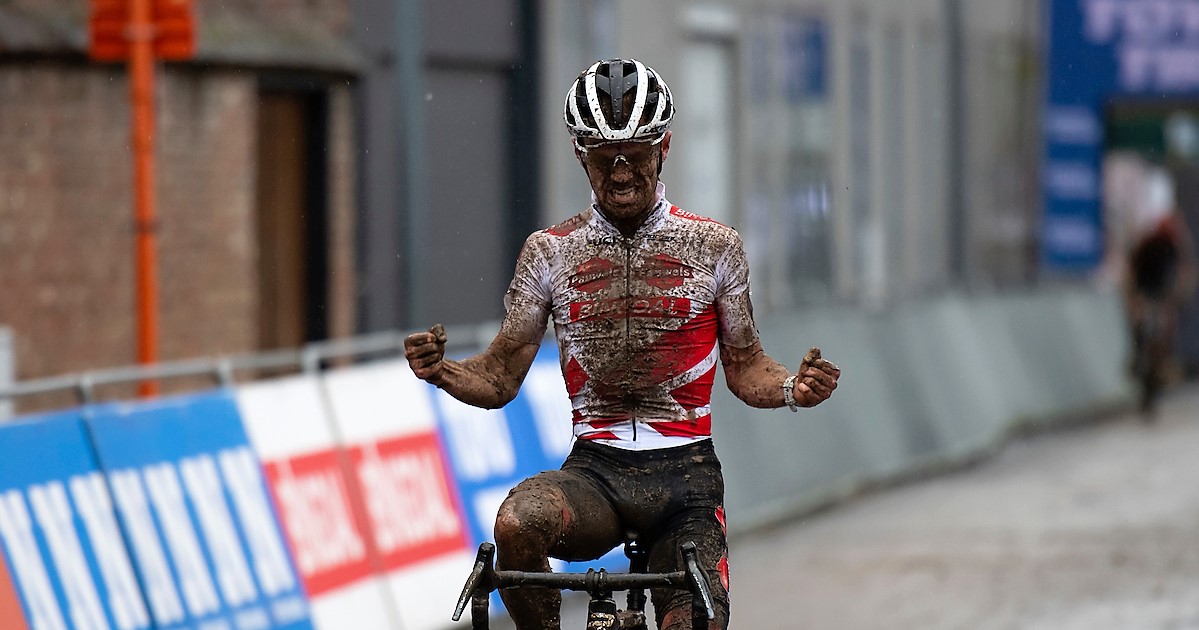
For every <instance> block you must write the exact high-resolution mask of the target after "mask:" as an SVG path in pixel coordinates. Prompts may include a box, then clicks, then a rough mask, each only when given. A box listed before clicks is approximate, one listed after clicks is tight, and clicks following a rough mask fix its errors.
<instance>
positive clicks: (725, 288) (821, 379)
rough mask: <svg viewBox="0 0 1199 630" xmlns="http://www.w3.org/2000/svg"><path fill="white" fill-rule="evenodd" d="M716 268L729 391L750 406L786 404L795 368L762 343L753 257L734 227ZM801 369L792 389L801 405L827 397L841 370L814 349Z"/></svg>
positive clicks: (718, 309)
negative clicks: (786, 386)
mask: <svg viewBox="0 0 1199 630" xmlns="http://www.w3.org/2000/svg"><path fill="white" fill-rule="evenodd" d="M717 270H718V273H717V283H718V289H717V294H716V315H717V326H719V328H718V334H719V339H720V362H721V363H722V364H723V365H724V376H725V382H726V383H727V384H728V387H729V391H731V392H733V395H735V396H736V397H737V398H740V399H741V400H742V401H744V402H745V403H746V404H748V405H750V406H752V407H759V408H764V409H774V408H778V407H782V406H784V405H785V404H786V402H785V401H784V399H783V381H784V380H786V379H787V377H788V376H790V375H791V371H790V370H788V369H787V367H786V366H784V365H783V364H781V363H779V362H778V361H776V360H774V359H773V358H771V357H770V355H768V354H766V351H765V350H764V349H763V348H762V343H761V340H760V339H759V338H758V331H757V328H756V327H755V325H754V315H753V304H752V303H751V301H750V295H749V261H748V260H747V259H746V256H745V249H744V245H743V244H742V242H741V237H740V236H739V235H738V234H737V233H736V232H735V231H733V232H731V234H730V239H729V243H728V247H727V248H726V251H725V252H724V255H723V256H722V258H721V261H720V263H719V264H718V266H717ZM797 373H798V378H796V379H795V386H794V389H793V393H794V397H795V402H796V404H797V405H799V406H801V407H813V406H815V405H818V404H820V403H821V402H824V401H825V400H828V398H829V397H830V396H832V394H833V390H834V389H836V388H837V379H838V378H840V377H841V370H840V369H838V368H837V366H835V365H833V364H832V363H830V362H829V361H826V360H824V359H822V358H820V357H819V353H818V351H816V350H815V349H813V350H812V351H809V353H808V355H807V356H805V357H804V360H803V362H802V363H801V364H800V366H799V370H798V372H797Z"/></svg>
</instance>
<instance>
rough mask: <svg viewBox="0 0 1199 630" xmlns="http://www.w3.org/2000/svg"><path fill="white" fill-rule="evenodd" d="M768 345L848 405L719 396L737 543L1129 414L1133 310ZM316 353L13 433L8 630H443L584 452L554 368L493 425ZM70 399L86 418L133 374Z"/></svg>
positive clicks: (1037, 299)
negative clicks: (837, 369) (853, 500)
mask: <svg viewBox="0 0 1199 630" xmlns="http://www.w3.org/2000/svg"><path fill="white" fill-rule="evenodd" d="M760 326H761V332H762V336H763V339H764V344H765V346H766V347H767V348H768V350H769V351H770V353H771V354H772V355H773V356H775V357H777V358H780V359H784V360H785V359H787V358H791V360H792V363H793V362H794V361H795V360H796V359H797V358H798V357H801V356H803V353H804V351H806V349H807V347H808V346H809V345H814V344H818V345H820V346H821V347H822V348H823V349H824V352H825V356H827V357H828V358H830V359H832V360H834V361H835V362H837V363H839V364H840V365H841V366H842V367H843V368H844V374H843V376H842V380H841V386H840V388H839V389H838V392H837V394H836V397H835V398H834V400H832V401H830V402H829V403H827V404H825V405H822V406H821V407H818V408H816V409H811V410H803V411H802V412H801V413H800V414H798V415H792V414H791V413H790V412H788V411H785V410H774V411H760V410H752V409H749V408H747V407H745V406H744V405H743V404H741V403H740V402H739V401H736V400H734V399H732V397H731V395H729V394H728V393H727V391H725V389H724V388H723V387H719V386H718V387H717V388H716V389H715V397H714V407H715V409H716V411H715V413H716V416H717V418H718V419H717V421H716V422H715V423H714V432H715V440H716V444H717V450H718V452H719V453H720V454H721V458H722V461H723V463H724V471H725V480H726V487H727V491H728V499H727V500H728V508H729V509H728V513H729V528H730V533H731V534H737V533H740V532H745V531H747V530H749V529H752V528H755V527H758V526H761V525H763V524H767V523H769V522H771V521H774V520H781V519H785V518H790V517H794V516H795V515H796V514H800V513H803V512H804V511H805V510H809V509H812V508H813V507H815V506H819V505H823V504H826V503H828V502H830V501H835V500H837V499H838V498H841V497H844V496H848V495H851V494H853V493H854V492H855V491H856V490H857V489H860V488H861V487H862V486H863V485H869V484H871V483H876V482H885V481H886V480H888V479H896V478H902V477H904V476H905V475H909V474H911V473H912V471H919V470H923V469H927V468H929V467H938V466H943V465H946V464H949V465H952V464H953V463H954V462H961V461H965V460H968V459H970V458H975V457H978V456H979V455H980V454H985V453H986V452H989V451H990V450H991V449H994V448H995V447H996V445H998V444H1000V443H1002V441H1003V440H1004V438H1005V437H1006V436H1007V435H1009V434H1010V432H1011V431H1012V430H1013V428H1014V427H1017V426H1021V425H1023V424H1028V423H1034V422H1035V423H1049V422H1051V421H1052V419H1053V418H1058V417H1061V416H1062V414H1065V413H1068V412H1074V411H1082V410H1092V409H1095V408H1097V407H1103V406H1109V405H1118V404H1121V403H1122V402H1126V401H1127V399H1128V393H1129V391H1128V387H1127V384H1126V383H1125V380H1124V378H1123V374H1122V371H1121V370H1122V366H1123V360H1122V358H1123V352H1124V350H1123V344H1124V333H1123V323H1122V318H1121V316H1120V310H1119V306H1118V303H1117V302H1116V300H1115V298H1114V297H1113V296H1110V295H1105V294H1100V293H1095V292H1092V291H1087V290H1080V289H1071V290H1054V291H1044V292H1040V293H1033V294H1022V295H1016V296H1003V297H988V298H966V297H954V296H946V297H941V298H937V299H934V300H929V301H924V302H920V303H912V304H907V305H903V306H901V307H899V308H897V309H894V310H891V311H887V312H878V313H866V312H862V311H859V310H853V309H827V310H816V309H813V310H810V311H805V312H803V313H802V314H801V316H795V315H792V316H790V317H785V318H784V317H763V318H762V319H761V320H760ZM488 336H489V335H485V334H481V335H479V338H480V340H482V339H483V338H485V337H488ZM398 338H399V337H398V336H394V339H393V340H392V341H388V342H386V343H383V344H382V345H381V346H380V348H382V347H388V348H393V349H394V347H395V344H394V340H395V339H398ZM368 345H369V344H368ZM301 354H304V355H305V356H307V357H308V358H307V359H306V360H304V361H302V362H303V363H304V364H305V365H306V366H307V367H308V368H309V369H308V370H306V371H305V373H302V374H298V375H294V376H286V377H281V378H275V379H270V380H263V381H258V382H254V383H248V384H241V385H236V384H231V380H230V379H229V374H230V368H229V366H228V365H226V366H225V367H224V368H219V369H215V370H213V372H214V374H215V375H216V376H217V377H218V378H219V379H220V380H222V382H225V383H226V384H227V386H226V387H223V388H220V389H217V390H214V391H210V392H202V393H199V394H194V395H189V396H181V397H171V398H163V399H158V400H149V401H139V402H134V403H107V404H88V405H84V406H82V407H80V408H77V409H73V410H69V411H64V412H59V413H55V414H50V415H41V416H35V417H22V418H17V419H15V420H14V421H13V422H10V423H6V424H0V462H3V464H2V465H0V550H3V554H4V558H5V563H3V564H0V627H3V628H6V629H7V628H16V629H18V630H26V629H28V628H36V629H39V630H40V629H43V628H45V629H57V628H67V627H71V628H119V629H122V630H125V629H141V628H150V627H156V628H202V629H204V630H218V629H236V630H252V629H257V628H308V627H313V628H317V629H318V630H326V629H334V628H345V627H353V628H368V629H374V628H379V629H389V630H390V629H398V630H413V629H426V628H427V629H436V628H446V627H450V626H451V624H450V623H449V620H448V611H452V609H453V606H454V598H455V597H456V595H457V593H458V590H459V589H460V588H461V583H462V580H463V578H464V575H465V571H466V569H467V567H469V566H470V564H471V561H472V558H473V554H472V553H471V550H472V549H474V548H475V547H477V545H478V543H479V542H481V541H483V540H486V539H489V538H490V535H489V534H490V529H491V524H492V521H493V519H494V514H495V511H496V508H497V506H498V505H499V503H500V502H501V501H502V500H503V498H504V496H506V494H507V492H508V490H509V489H510V488H511V487H512V486H513V485H515V483H517V482H518V481H519V480H521V479H523V478H524V477H526V476H528V475H530V474H533V473H535V472H537V471H539V470H543V469H547V468H553V467H557V465H558V464H559V463H560V462H561V461H562V459H563V458H564V457H565V455H566V453H567V450H568V449H569V447H570V434H569V423H568V422H566V420H565V419H566V418H568V417H569V402H568V400H567V397H566V392H565V387H564V385H563V384H562V379H561V375H560V373H559V368H558V362H557V357H556V351H555V349H554V348H553V344H544V347H543V349H542V351H541V352H540V353H539V355H538V356H537V359H536V360H535V362H534V364H533V367H532V369H531V370H530V373H529V375H528V378H527V380H526V382H525V384H524V386H523V388H522V390H521V392H520V394H519V395H518V397H517V398H516V399H515V400H514V401H513V402H512V403H510V404H509V405H508V406H506V407H505V408H504V409H502V410H490V411H489V410H481V409H476V408H473V407H469V406H466V405H462V404H461V403H458V402H457V401H454V400H453V399H451V398H449V397H448V396H447V395H446V394H444V393H443V392H441V391H440V390H437V389H435V388H432V387H430V386H428V385H426V384H424V383H422V382H420V381H418V380H416V379H415V377H414V376H413V375H412V373H411V371H409V370H408V369H407V367H406V365H405V363H404V362H403V361H401V360H396V359H395V358H394V354H393V355H392V357H391V358H389V359H386V360H381V361H376V362H373V363H364V364H360V365H355V366H352V367H343V368H336V369H328V370H324V371H319V370H315V369H312V368H313V367H314V366H316V365H317V364H319V363H320V361H318V360H315V359H313V356H312V353H310V352H309V353H301ZM297 356H298V355H297ZM286 358H287V357H284V356H277V357H274V358H270V359H269V360H267V359H263V360H262V361H261V363H264V364H265V363H275V362H277V363H279V364H282V363H285V362H286V361H285V360H284V359H286ZM291 358H293V359H294V358H296V357H295V356H293V357H291ZM318 358H319V357H318ZM208 369H209V367H205V366H204V365H200V364H196V365H187V366H174V367H172V368H171V370H168V371H172V370H173V371H174V372H176V373H189V372H194V371H195V370H208ZM139 373H141V372H137V371H136V370H135V371H134V372H133V374H134V375H136V374H139ZM61 380H62V382H61V383H58V385H63V386H70V387H78V388H79V389H80V391H81V395H86V387H87V386H88V385H89V384H94V383H96V382H103V381H109V382H111V381H114V380H117V375H114V374H111V373H110V374H107V375H102V376H92V377H89V378H85V379H82V380H83V382H82V383H81V382H79V379H61ZM18 385H20V386H21V387H24V388H25V389H24V390H22V391H32V390H33V389H36V388H34V387H32V386H30V385H29V384H25V385H21V384H18ZM56 386H57V385H56ZM621 560H622V558H621V557H620V556H619V551H617V552H614V554H610V555H609V556H608V557H606V558H604V559H601V560H600V561H599V562H597V563H595V565H603V566H606V567H608V568H610V569H619V568H622V564H621ZM558 566H559V567H560V568H570V569H571V570H577V569H580V568H582V566H586V565H572V566H569V567H566V566H563V565H558ZM593 566H594V565H593ZM734 581H735V573H734ZM494 603H496V604H498V602H494ZM493 610H496V611H497V612H498V611H499V608H498V606H497V607H496V608H493Z"/></svg>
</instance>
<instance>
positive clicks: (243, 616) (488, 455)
mask: <svg viewBox="0 0 1199 630" xmlns="http://www.w3.org/2000/svg"><path fill="white" fill-rule="evenodd" d="M570 415H571V414H570V401H569V398H568V397H567V394H566V389H565V386H564V385H563V383H562V377H561V374H560V372H559V368H558V362H557V354H556V351H555V349H554V348H552V347H550V348H547V349H543V350H542V351H541V352H540V353H539V354H538V356H537V358H536V360H535V362H534V364H533V366H532V368H531V369H530V371H529V374H528V377H527V378H526V380H525V382H524V385H523V387H522V389H521V391H520V394H519V395H518V396H517V397H516V399H515V400H513V401H512V402H511V403H510V404H509V405H507V406H506V407H505V408H504V409H502V410H484V409H478V408H475V407H471V406H469V405H465V404H462V403H460V402H458V401H456V400H454V399H453V398H451V397H449V396H448V395H447V394H445V393H444V392H442V391H440V390H438V389H436V388H434V387H432V386H430V385H428V384H426V383H424V382H422V381H420V380H418V379H416V377H415V376H413V374H412V372H411V370H409V369H408V366H407V364H406V362H404V361H395V360H393V361H385V362H380V363H373V364H365V365H361V366H355V367H351V368H344V369H338V370H332V371H328V372H325V373H323V374H321V375H319V376H318V375H302V376H291V377H285V378H277V379H272V380H267V381H262V382H257V383H252V384H247V385H243V386H240V387H238V388H236V389H235V390H221V391H214V392H208V393H202V394H197V395H191V396H181V397H173V398H165V399H157V400H149V401H136V402H129V403H111V404H103V405H95V406H89V407H84V408H82V409H78V410H73V411H70V412H64V413H61V414H54V415H48V416H36V417H30V418H25V419H21V420H19V421H17V422H14V423H9V424H5V425H0V461H4V462H5V465H4V467H3V469H2V470H0V541H2V542H3V546H0V550H3V552H4V558H5V560H6V563H4V564H0V627H3V628H5V630H7V629H9V628H14V629H17V630H43V629H49V630H57V629H59V628H63V629H65V628H118V629H120V630H140V629H141V628H151V627H153V628H169V629H171V630H176V629H178V630H182V629H184V628H189V629H193V628H194V629H196V630H259V629H268V628H284V629H289V630H291V629H297V630H298V629H303V628H316V629H317V630H334V629H338V628H345V627H353V628H356V629H365V630H441V629H444V628H447V627H449V626H450V625H451V624H450V620H449V617H450V614H451V612H452V611H453V608H454V604H455V603H456V599H457V595H458V592H459V590H460V589H461V587H462V584H463V580H465V577H466V575H467V573H468V572H469V569H470V566H471V564H472V562H473V559H474V550H475V548H476V547H477V546H478V544H479V543H481V542H483V541H489V540H492V526H493V523H494V521H495V515H496V511H497V509H498V507H499V505H500V503H501V502H502V501H503V500H504V498H505V497H506V496H507V494H508V491H509V490H510V489H511V488H512V487H513V486H515V485H516V484H517V483H519V482H520V481H521V480H523V479H524V478H526V477H529V476H531V475H534V474H536V473H538V472H540V471H542V470H547V469H554V468H557V467H558V466H560V465H561V463H562V461H563V460H564V459H565V457H566V455H567V453H568V452H569V451H570V448H571V445H572V442H573V437H572V435H571V424H570V420H569V419H570ZM599 566H603V567H605V568H607V569H609V570H621V569H623V568H626V567H627V560H626V559H625V558H624V556H623V554H622V552H621V550H620V549H617V550H614V551H613V553H611V554H609V555H608V556H606V557H604V558H601V559H600V560H598V561H596V562H592V563H561V562H556V561H555V562H554V568H555V569H557V570H569V571H583V570H586V568H588V567H599ZM494 602H495V608H494V609H493V610H494V612H495V613H496V614H502V607H501V605H500V603H499V601H498V598H496V599H495V600H494Z"/></svg>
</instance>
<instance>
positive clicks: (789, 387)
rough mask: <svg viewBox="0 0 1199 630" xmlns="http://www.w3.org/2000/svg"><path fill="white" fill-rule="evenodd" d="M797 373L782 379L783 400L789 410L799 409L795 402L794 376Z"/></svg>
mask: <svg viewBox="0 0 1199 630" xmlns="http://www.w3.org/2000/svg"><path fill="white" fill-rule="evenodd" d="M797 376H799V375H798V374H792V375H791V376H788V377H787V378H785V379H783V402H785V403H787V407H788V408H789V409H791V411H799V407H798V406H797V405H796V404H795V378H796V377H797Z"/></svg>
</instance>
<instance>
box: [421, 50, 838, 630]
mask: <svg viewBox="0 0 1199 630" xmlns="http://www.w3.org/2000/svg"><path fill="white" fill-rule="evenodd" d="M563 116H564V119H565V122H566V126H567V129H568V130H569V131H570V133H571V136H572V137H573V139H574V151H575V156H576V157H577V158H578V160H579V163H580V164H581V165H582V167H583V170H584V171H585V172H586V174H587V178H588V180H589V182H590V184H591V189H592V193H593V194H592V203H591V205H590V207H588V208H587V209H586V210H584V211H583V212H581V213H579V214H578V215H576V216H574V217H572V218H571V219H568V220H567V221H565V222H563V223H561V224H559V225H556V226H554V227H551V228H548V229H546V230H542V231H539V232H535V233H534V234H532V235H530V236H529V238H528V239H527V240H526V242H525V245H524V248H523V249H522V251H521V254H520V257H519V259H518V261H517V265H516V272H515V275H514V277H513V279H512V283H511V284H510V286H509V288H508V291H507V294H506V295H505V298H504V302H505V306H506V308H507V314H506V316H505V318H504V322H503V324H502V326H501V329H500V332H499V334H498V335H497V336H496V337H495V339H494V340H493V341H492V342H491V345H490V346H489V347H488V348H487V349H486V350H485V351H483V352H482V353H481V354H479V355H477V356H474V357H471V358H468V359H465V360H463V361H453V360H448V359H445V358H444V352H445V343H446V338H445V334H444V331H443V330H442V329H441V327H440V326H435V327H433V328H431V329H430V330H429V332H422V333H417V334H414V335H411V336H409V337H408V338H407V339H406V340H405V351H406V355H407V358H408V362H409V364H410V365H411V367H412V369H413V372H414V373H415V374H416V375H417V376H418V377H420V378H422V379H424V380H426V381H428V382H430V383H433V384H434V385H436V386H438V387H440V388H442V389H444V390H445V391H446V392H448V393H449V394H450V395H452V396H454V397H455V398H457V399H459V400H461V401H463V402H465V403H467V404H471V405H475V406H478V407H486V408H498V407H502V406H504V405H505V404H507V403H508V402H509V401H511V400H512V399H513V398H514V397H515V396H516V394H517V391H518V390H519V388H520V385H521V383H522V382H523V380H524V378H525V375H526V374H527V373H528V370H529V367H530V365H531V364H532V362H533V358H534V356H535V355H536V353H537V350H538V346H539V345H540V342H541V339H542V337H543V336H544V334H545V330H546V326H547V322H548V320H549V319H550V318H551V317H552V318H553V322H554V332H555V336H556V338H557V342H558V346H559V356H560V360H561V365H562V375H563V378H564V379H565V382H566V388H567V392H568V393H569V395H570V397H571V404H572V408H573V419H572V420H573V426H574V435H575V437H576V441H575V444H574V447H573V449H572V451H571V453H570V455H569V456H568V457H567V459H566V462H565V463H564V464H563V466H562V468H561V469H560V470H554V471H546V472H543V473H540V474H537V475H535V476H533V477H531V478H529V479H526V480H525V481H523V482H522V483H520V484H519V485H517V486H516V487H515V488H514V489H513V490H512V492H511V493H510V494H509V495H508V497H507V499H506V500H505V501H504V502H503V504H502V505H501V507H500V509H499V513H498V515H497V517H496V523H495V539H496V543H497V548H498V552H499V555H498V565H499V568H501V569H510V570H525V571H548V570H549V561H548V558H549V557H555V558H560V559H564V560H589V559H594V558H598V557H599V556H601V555H603V554H604V553H605V552H607V551H608V550H609V549H611V548H612V547H614V546H616V545H618V544H620V542H621V541H622V539H623V538H624V537H625V536H626V534H627V533H628V532H630V531H635V532H637V535H638V537H639V541H641V543H642V544H644V545H646V546H647V548H648V549H649V552H650V556H649V570H650V571H654V572H665V571H675V570H678V569H679V566H678V564H679V562H680V558H679V553H678V548H679V544H680V543H681V542H682V541H683V540H692V541H694V542H695V543H696V544H697V545H698V547H699V552H700V560H701V562H702V563H703V564H704V568H705V570H707V571H708V574H709V582H710V583H711V584H712V586H713V597H714V599H715V600H716V604H717V606H716V607H717V613H718V615H717V616H718V619H717V620H716V621H715V622H713V623H712V625H711V627H712V628H721V629H723V628H727V626H728V618H729V598H728V586H729V584H728V557H727V554H728V550H727V543H726V534H725V523H724V508H723V503H724V481H723V477H722V474H721V469H720V463H719V461H718V459H717V458H716V454H715V451H714V450H713V446H712V441H711V408H710V398H711V391H712V385H713V381H714V378H715V373H716V362H717V360H718V359H719V361H720V363H721V364H723V366H724V373H725V380H726V383H727V385H728V387H729V390H730V391H732V392H733V393H734V394H735V395H736V396H737V397H738V398H740V399H741V400H742V401H744V402H746V403H747V404H749V405H751V406H754V407H761V408H778V407H783V406H789V407H790V408H791V409H792V410H795V409H796V408H798V407H811V406H814V405H817V404H819V403H821V402H823V401H824V400H826V399H828V398H829V396H831V395H832V393H833V390H834V389H836V387H837V379H838V378H839V377H840V374H841V372H840V370H839V369H838V368H837V367H836V366H835V365H833V364H832V363H830V362H828V361H827V360H825V359H823V358H822V357H821V356H820V352H819V350H818V349H816V348H813V349H812V350H811V351H809V353H808V354H807V356H805V357H804V358H803V360H802V362H801V363H800V366H799V370H798V371H797V372H796V373H794V374H793V373H791V372H790V370H788V369H787V368H786V367H785V366H783V365H782V364H780V363H779V362H777V361H775V360H774V359H772V358H770V357H769V356H768V355H766V353H765V352H764V351H763V349H762V345H761V343H760V341H759V339H758V335H757V331H756V329H755V327H754V320H753V308H752V306H751V304H750V294H749V265H748V262H747V260H746V256H745V252H744V249H743V246H742V242H741V238H740V236H739V235H738V234H737V232H736V231H735V230H733V229H732V228H729V227H726V226H724V225H721V224H719V223H717V222H715V221H712V220H710V219H706V218H704V217H701V216H699V215H695V214H691V213H689V212H686V211H683V210H681V209H679V208H677V207H675V206H673V205H671V204H670V202H669V201H667V200H666V197H665V188H664V187H663V186H662V184H661V183H660V182H659V180H658V178H659V175H660V174H661V172H662V165H663V163H664V162H665V161H666V157H667V155H668V154H669V152H670V141H671V132H670V131H669V126H670V123H671V121H672V120H673V118H674V102H673V98H672V96H671V93H670V89H669V88H668V87H667V86H666V83H665V82H664V81H663V80H662V78H661V76H659V75H658V73H657V72H655V71H654V70H653V69H652V68H649V67H648V66H646V65H644V64H642V63H641V62H639V61H636V60H631V59H614V60H608V61H601V62H597V63H595V64H593V65H592V66H591V67H589V68H588V69H586V70H585V71H583V72H582V73H581V74H580V75H579V77H578V78H577V79H576V80H575V82H574V84H573V85H572V86H571V89H570V92H569V93H568V94H567V98H566V103H565V107H564V112H563ZM563 421H565V419H563ZM501 595H502V597H503V599H504V603H505V605H506V607H507V608H508V611H509V613H510V614H511V616H512V618H513V621H515V623H516V626H517V627H518V628H521V629H522V630H525V629H534V628H537V629H541V628H546V629H554V630H556V629H557V628H559V627H560V616H559V615H560V613H559V608H560V606H561V595H560V593H559V592H557V591H552V590H539V589H516V590H511V591H504V592H502V593H501ZM651 596H652V598H653V603H654V609H655V612H656V616H657V623H658V627H659V628H663V629H664V630H666V629H676V628H690V627H691V626H690V605H689V599H688V598H689V595H688V594H687V593H685V592H676V591H670V590H655V591H653V592H652V594H651Z"/></svg>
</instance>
